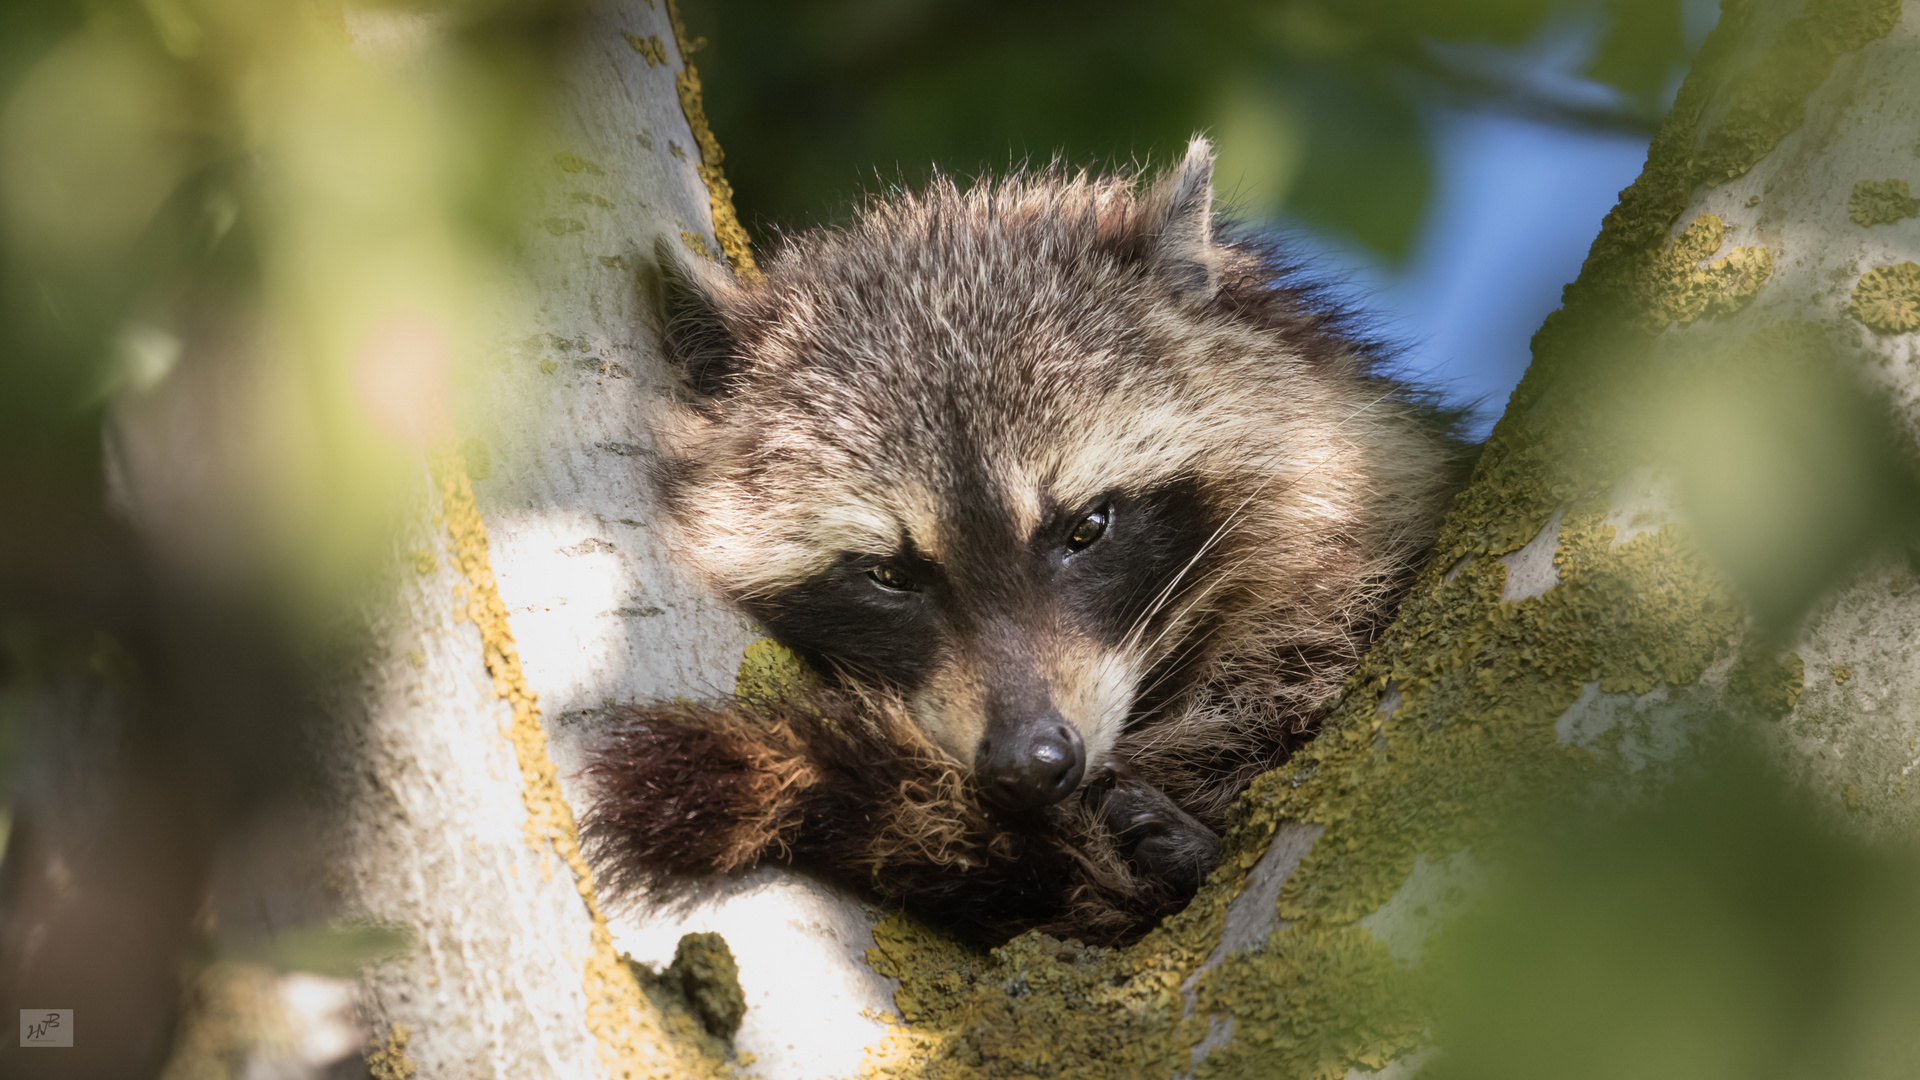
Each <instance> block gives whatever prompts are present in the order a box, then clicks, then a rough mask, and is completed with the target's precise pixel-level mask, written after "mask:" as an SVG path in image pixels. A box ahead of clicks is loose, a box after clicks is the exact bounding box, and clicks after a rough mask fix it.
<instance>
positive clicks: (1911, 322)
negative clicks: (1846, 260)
mask: <svg viewBox="0 0 1920 1080" xmlns="http://www.w3.org/2000/svg"><path fill="white" fill-rule="evenodd" d="M1847 314H1849V315H1851V316H1853V317H1854V318H1856V319H1859V320H1860V321H1861V322H1863V323H1865V324H1866V326H1867V328H1868V329H1869V330H1872V331H1873V332H1874V333H1876V334H1906V333H1911V332H1913V331H1914V330H1920V265H1916V264H1915V263H1912V262H1903V263H1896V264H1894V265H1893V266H1881V267H1876V268H1875V269H1872V270H1869V271H1867V272H1866V273H1865V274H1862V275H1860V282H1859V284H1857V285H1855V286H1854V287H1853V302H1852V303H1850V304H1848V305H1847Z"/></svg>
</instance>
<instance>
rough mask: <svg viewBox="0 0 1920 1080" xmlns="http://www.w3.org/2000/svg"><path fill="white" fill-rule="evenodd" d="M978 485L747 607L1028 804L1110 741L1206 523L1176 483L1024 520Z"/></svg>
mask: <svg viewBox="0 0 1920 1080" xmlns="http://www.w3.org/2000/svg"><path fill="white" fill-rule="evenodd" d="M979 479H980V480H981V481H982V483H980V484H979V485H977V486H976V487H975V492H974V495H973V497H972V498H965V497H963V498H961V499H958V500H954V501H951V502H948V503H947V505H946V507H945V511H946V512H944V513H941V514H939V515H938V516H936V517H932V518H929V519H923V520H921V521H918V522H914V523H913V524H912V525H907V526H906V527H904V528H902V529H901V531H900V533H899V535H898V537H897V542H896V543H894V544H891V545H879V544H872V543H856V544H854V545H852V546H851V547H850V548H847V549H841V550H835V551H833V552H832V553H831V554H830V556H829V557H827V558H826V559H825V560H824V564H823V565H821V566H819V568H818V569H816V570H815V571H814V572H812V573H811V574H810V575H809V576H807V577H806V578H805V579H804V580H802V581H799V582H796V583H793V584H790V585H787V586H785V587H783V588H779V589H777V590H775V591H772V592H770V593H768V594H767V595H763V596H748V597H745V598H743V606H744V607H745V608H746V610H747V611H748V612H750V613H751V614H753V615H754V616H755V617H757V618H758V619H759V620H760V621H761V622H762V623H763V624H764V625H765V626H766V627H767V629H768V631H769V632H770V633H771V634H772V635H773V636H774V637H776V638H777V639H779V640H781V641H783V642H785V643H787V644H789V645H790V646H793V647H796V648H798V649H800V650H802V651H803V652H804V653H805V654H807V655H808V656H809V657H810V658H811V659H813V660H815V661H816V662H819V663H822V664H824V665H825V666H828V667H829V668H838V669H840V670H842V671H844V672H846V673H847V674H849V675H851V676H852V677H854V678H857V679H861V680H866V681H870V682H873V683H877V684H881V685H885V686H888V687H891V688H894V689H896V690H898V691H899V692H901V693H902V694H904V695H905V697H906V699H907V701H908V703H909V706H910V708H911V711H912V713H913V715H914V717H915V718H916V719H917V720H918V722H919V723H920V725H921V727H922V728H923V729H924V730H925V731H926V732H927V734H928V735H929V736H930V737H931V738H932V739H933V741H934V742H935V743H937V744H938V745H940V746H942V747H944V748H945V749H946V750H947V751H948V752H949V753H952V754H953V755H954V756H955V757H957V758H959V759H960V760H961V761H963V762H967V763H970V764H971V765H972V766H973V769H974V775H975V777H976V780H977V783H978V785H979V788H980V791H981V793H982V794H983V795H984V796H985V797H986V798H988V799H989V800H990V801H992V802H994V803H996V804H998V805H999V806H1001V807H1003V808H1005V809H1009V810H1024V809H1031V808H1034V807H1039V806H1044V805H1047V804H1050V803H1053V802H1056V801H1058V800H1060V799H1062V798H1065V797H1066V796H1067V795H1068V794H1070V793H1071V792H1073V791H1074V790H1075V789H1076V788H1077V787H1078V786H1079V784H1080V782H1081V780H1082V779H1083V777H1084V776H1085V775H1086V773H1087V771H1088V765H1089V762H1092V763H1094V764H1095V765H1097V764H1098V763H1099V762H1100V761H1101V760H1103V759H1104V757H1105V755H1106V752H1107V751H1108V749H1109V748H1111V746H1112V745H1113V742H1114V740H1115V739H1116V738H1117V737H1118V735H1119V733H1120V731H1121V729H1122V727H1123V726H1124V725H1125V723H1126V721H1127V718H1128V716H1129V715H1130V714H1131V713H1132V712H1133V710H1134V707H1135V704H1136V701H1137V698H1138V695H1139V690H1140V689H1141V686H1140V682H1141V679H1142V676H1143V675H1144V674H1145V673H1146V672H1145V670H1144V669H1145V668H1147V667H1148V666H1149V664H1150V658H1151V657H1153V656H1155V655H1157V654H1160V653H1163V652H1165V650H1164V649H1161V648H1159V646H1161V645H1163V644H1165V643H1164V642H1163V641H1156V640H1154V637H1155V635H1159V634H1163V633H1164V632H1165V631H1166V630H1167V626H1168V623H1169V622H1170V621H1171V620H1172V618H1173V616H1174V614H1175V613H1176V611H1177V609H1176V608H1174V607H1172V606H1170V605H1169V603H1168V601H1169V600H1171V599H1173V598H1174V597H1176V596H1179V595H1184V594H1183V593H1182V591H1181V590H1180V589H1179V588H1178V585H1179V583H1180V580H1181V578H1182V577H1183V571H1186V570H1188V569H1189V568H1190V567H1191V566H1192V565H1193V564H1194V563H1195V556H1196V555H1197V554H1199V553H1200V552H1201V551H1202V549H1203V548H1204V547H1205V545H1206V541H1207V539H1208V534H1209V532H1210V531H1211V530H1210V526H1209V524H1208V522H1209V521H1210V518H1211V515H1210V513H1209V512H1208V508H1207V507H1206V506H1205V505H1204V502H1203V500H1201V499H1199V498H1198V497H1197V492H1196V491H1195V489H1194V488H1193V487H1192V485H1190V484H1185V483H1169V484H1166V485H1164V486H1162V487H1159V488H1156V489H1151V490H1139V491H1130V490H1125V489H1108V490H1102V491H1100V492H1099V493H1098V494H1096V495H1094V496H1092V497H1091V498H1080V499H1076V500H1075V501H1073V502H1070V503H1062V502H1056V501H1053V500H1035V503H1034V505H1033V506H1032V507H1031V509H1033V510H1036V511H1037V512H1036V513H1032V514H1028V515H1018V514H1015V513H1010V512H1008V511H1009V506H1008V500H1006V499H1005V498H1004V494H1005V493H1004V492H995V491H993V490H991V488H989V487H988V485H987V484H986V483H985V482H984V481H985V479H986V478H984V477H982V478H979ZM996 495H999V496H1002V497H996ZM902 524H903V525H905V524H906V523H902Z"/></svg>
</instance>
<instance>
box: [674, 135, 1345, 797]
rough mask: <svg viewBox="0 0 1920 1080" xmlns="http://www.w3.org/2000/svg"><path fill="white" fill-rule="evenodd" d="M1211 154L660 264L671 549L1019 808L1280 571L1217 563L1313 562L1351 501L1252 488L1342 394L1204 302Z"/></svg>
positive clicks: (1101, 746)
mask: <svg viewBox="0 0 1920 1080" xmlns="http://www.w3.org/2000/svg"><path fill="white" fill-rule="evenodd" d="M1211 162H1212V159H1211V154H1210V151H1209V150H1208V148H1207V147H1206V145H1205V143H1204V142H1201V141H1199V140H1196V141H1195V144H1194V146H1193V147H1192V148H1191V149H1190V152H1189V155H1188V157H1187V159H1186V162H1185V163H1184V164H1183V165H1181V166H1180V167H1179V168H1177V169H1176V170H1174V171H1173V172H1171V173H1169V174H1168V175H1167V176H1165V177H1163V178H1162V179H1161V180H1160V181H1159V182H1158V183H1157V184H1156V185H1154V186H1153V187H1152V188H1151V189H1150V190H1149V191H1147V192H1146V193H1144V194H1139V195H1136V194H1135V193H1134V192H1133V191H1132V190H1131V189H1130V188H1129V187H1128V186H1127V185H1126V184H1124V183H1121V182H1098V181H1092V182H1089V181H1085V180H1065V181H1062V180H1057V179H1056V180H1047V181H1044V182H1037V183H1034V184H1031V185H1028V186H1025V187H1022V186H1019V185H1018V184H1012V183H1010V184H1005V185H1002V186H1000V187H998V188H992V189H983V190H981V191H976V192H974V193H972V194H966V195H963V194H961V193H959V192H957V191H955V190H953V189H952V188H951V186H945V187H939V186H937V187H936V189H935V190H934V191H932V192H929V193H928V194H926V195H925V196H914V197H903V198H899V199H896V200H895V201H893V202H889V203H882V204H880V205H878V206H877V207H873V208H870V209H869V210H868V211H867V212H866V214H865V215H864V216H863V218H862V219H861V221H860V223H859V224H858V225H857V226H856V227H855V228H853V229H850V230H848V231H846V232H818V233H812V234H806V235H803V236H801V237H799V238H797V239H795V240H793V241H790V242H789V245H788V247H787V249H786V250H785V251H783V252H782V253H780V254H779V255H778V256H777V257H776V258H775V259H774V260H773V262H772V264H771V266H770V267H769V270H768V272H767V277H766V279H765V280H763V281H760V282H757V283H754V284H751V285H745V286H743V285H740V284H738V283H735V282H733V281H731V280H730V279H727V278H725V277H724V276H723V275H721V274H719V273H717V272H715V271H713V270H712V269H711V268H701V267H691V268H681V269H679V270H675V269H674V267H673V265H672V264H671V262H669V265H668V267H667V270H666V280H665V285H666V288H665V294H664V302H665V309H666V315H667V343H668V346H669V351H670V354H671V355H672V356H673V358H674V359H675V360H676V361H677V362H678V364H679V365H680V367H681V370H682V371H683V372H684V374H685V376H686V383H687V386H688V389H689V392H690V400H689V401H687V402H686V403H685V404H684V406H683V407H681V408H679V409H678V410H676V412H675V413H674V415H673V417H671V418H670V419H669V421H668V428H669V429H670V430H669V432H668V438H667V442H668V454H667V456H666V460H665V462H664V464H663V465H662V468H661V471H660V490H661V493H662V496H663V501H664V504H665V506H666V508H667V510H668V511H669V512H670V516H671V518H672V520H673V522H674V523H675V524H676V527H677V538H678V546H679V548H680V553H681V554H682V555H683V557H685V558H686V559H687V560H688V561H689V562H690V563H691V564H692V565H693V566H694V567H695V568H696V569H698V570H699V571H701V573H702V574H703V576H704V577H705V578H706V579H707V580H708V581H709V582H711V583H713V584H714V585H715V586H717V587H718V588H719V589H721V590H722V591H723V592H725V593H726V594H727V595H728V596H729V597H730V598H732V599H733V600H734V601H735V602H736V603H737V604H739V605H740V606H741V607H742V608H744V609H745V610H746V611H747V612H748V613H750V614H752V615H753V616H754V617H756V618H757V619H758V620H760V622H761V623H762V624H764V625H765V626H766V628H767V629H768V631H769V632H770V633H771V634H772V635H773V636H774V637H775V638H776V639H778V640H780V641H781V642H782V643H784V644H787V645H788V646H790V647H793V648H795V649H796V650H798V651H800V652H801V653H802V654H803V655H805V656H807V657H809V658H810V659H811V660H813V661H814V662H815V663H816V664H817V665H818V666H820V667H822V668H824V669H826V670H830V671H837V672H840V673H842V675H843V676H844V677H846V678H849V679H852V680H855V681H858V682H862V683H866V684H869V685H874V686H880V687H885V688H888V689H889V690H891V691H893V692H897V693H899V694H900V695H901V696H902V697H903V698H904V699H905V700H906V701H907V702H908V704H909V706H910V708H911V711H912V713H913V715H914V716H915V717H916V719H917V720H918V722H919V724H920V725H921V726H922V728H924V730H925V731H926V733H927V735H928V736H929V737H930V738H931V739H932V741H934V742H935V743H936V744H938V745H939V746H941V747H943V748H945V749H946V750H947V752H949V753H951V754H952V755H953V756H954V757H955V758H957V759H958V760H960V761H961V762H963V763H967V764H970V765H972V766H973V768H974V770H975V777H976V780H977V782H978V785H979V789H980V791H981V792H982V794H983V795H985V796H986V797H987V798H988V799H990V800H991V801H993V802H995V803H998V804H999V805H1001V806H1003V807H1005V808H1008V809H1013V810H1023V809H1032V808H1036V807H1040V806H1044V805H1048V804H1050V803H1053V802H1056V801H1058V800H1060V799H1062V798H1064V797H1066V796H1067V795H1068V794H1069V793H1071V792H1072V791H1073V790H1074V789H1075V788H1076V787H1077V786H1078V785H1079V784H1080V783H1081V781H1082V779H1083V778H1084V777H1086V776H1087V775H1088V773H1089V771H1090V770H1091V769H1093V768H1098V767H1099V766H1100V765H1101V764H1102V763H1104V761H1105V760H1106V756H1107V754H1108V752H1109V750H1110V749H1112V747H1113V746H1114V744H1115V741H1116V740H1117V739H1118V738H1119V736H1120V734H1121V732H1122V730H1123V729H1124V728H1125V727H1126V726H1127V725H1128V723H1129V721H1130V720H1138V719H1140V718H1142V717H1144V716H1145V715H1147V714H1150V713H1151V712H1152V711H1153V710H1154V709H1155V708H1157V707H1158V706H1159V705H1160V704H1161V703H1163V702H1164V701H1165V700H1166V699H1167V697H1168V695H1170V694H1173V693H1176V692H1177V691H1178V688H1179V687H1180V685H1181V683H1182V679H1183V673H1184V672H1187V671H1189V670H1191V669H1192V668H1193V666H1194V665H1196V664H1198V663H1199V662H1200V661H1201V660H1202V659H1204V658H1205V656H1206V654H1207V651H1208V649H1209V647H1210V641H1211V639H1212V637H1213V636H1214V631H1215V629H1216V628H1217V627H1218V626H1219V625H1220V624H1221V620H1222V619H1225V618H1229V617H1231V613H1232V611H1233V609H1234V607H1235V605H1236V604H1244V603H1245V595H1244V594H1245V593H1246V592H1247V591H1248V587H1247V586H1246V585H1245V580H1247V579H1250V578H1252V577H1258V576H1259V575H1257V574H1256V575H1249V574H1247V573H1237V574H1227V573H1224V572H1223V570H1224V569H1225V568H1227V567H1229V566H1232V567H1241V566H1246V565H1249V560H1248V558H1247V553H1246V550H1245V541H1246V540H1247V539H1248V538H1249V537H1254V538H1264V541H1263V542H1264V547H1263V548H1262V549H1261V552H1260V558H1259V559H1258V560H1254V563H1256V564H1257V565H1259V566H1260V567H1261V573H1264V574H1267V575H1268V576H1269V577H1271V576H1274V575H1281V576H1284V575H1289V574H1290V575H1293V576H1294V577H1295V578H1304V577H1305V576H1306V575H1307V574H1308V573H1309V572H1310V571H1311V566H1310V565H1309V564H1308V563H1306V562H1300V563H1299V564H1298V565H1295V564H1293V563H1289V561H1288V560H1289V558H1291V556H1290V555H1289V554H1288V551H1289V550H1290V549H1289V548H1288V546H1287V543H1285V542H1281V541H1277V540H1275V539H1274V537H1275V536H1276V535H1279V534H1286V535H1291V536H1305V535H1308V534H1309V533H1311V532H1312V531H1313V530H1314V529H1315V528H1318V527H1319V524H1318V523H1319V522H1320V521H1321V517H1320V516H1317V515H1322V516H1323V515H1324V513H1325V504H1326V503H1327V502H1328V500H1329V499H1331V498H1333V497H1334V496H1332V495H1331V494H1329V492H1330V490H1331V489H1324V488H1322V489H1313V490H1309V489H1307V488H1305V487H1298V488H1288V490H1289V491H1291V492H1292V493H1291V494H1290V495H1289V496H1288V497H1287V498H1285V499H1272V498H1263V499H1252V498H1250V497H1249V494H1250V493H1251V492H1256V491H1257V490H1260V489H1262V488H1263V487H1264V485H1265V484H1266V483H1267V481H1268V480H1269V479H1272V478H1280V479H1281V482H1282V486H1285V485H1286V483H1287V482H1286V481H1285V479H1284V478H1286V477H1288V476H1295V475H1300V476H1304V475H1308V474H1313V473H1314V470H1315V468H1316V465H1315V463H1314V460H1313V458H1314V454H1316V453H1318V454H1321V455H1322V456H1325V453H1324V452H1325V445H1324V444H1325V442H1326V438H1325V436H1324V432H1321V433H1320V434H1318V435H1316V434H1315V432H1316V431H1317V430H1318V429H1315V428H1314V427H1313V425H1314V424H1315V423H1317V422H1318V421H1317V420H1315V419H1314V418H1316V417H1324V416H1325V415H1328V414H1331V413H1335V412H1339V411H1341V409H1342V408H1344V405H1342V404H1341V403H1339V402H1334V401H1330V400H1316V398H1315V395H1321V396H1322V397H1324V396H1325V393H1324V391H1325V388H1324V387H1323V386H1321V385H1320V384H1319V383H1318V382H1316V380H1314V379H1312V378H1308V377H1306V376H1305V375H1302V374H1300V373H1299V372H1300V370H1301V365H1302V361H1301V360H1300V357H1299V356H1298V355H1297V350H1293V347H1292V346H1289V345H1287V344H1286V343H1285V342H1276V341H1275V340H1273V338H1274V335H1273V334H1271V333H1268V332H1266V331H1263V330H1261V329H1260V328H1257V327H1249V326H1248V325H1247V321H1246V320H1245V319H1244V318H1242V317H1241V316H1240V315H1239V314H1237V313H1238V312H1239V311H1240V310H1241V309H1242V308H1243V307H1244V306H1245V305H1244V302H1243V301H1241V300H1238V299H1235V298H1233V297H1226V296H1220V297H1216V296H1215V293H1216V290H1217V289H1218V287H1219V286H1218V281H1219V278H1220V274H1221V266H1222V258H1223V256H1222V255H1221V252H1220V249H1218V248H1216V247H1215V245H1214V243H1213V240H1212V233H1211V218H1210V215H1211V186H1210V185H1211ZM1253 287H1258V288H1264V287H1265V286H1264V284H1262V283H1259V282H1256V283H1255V285H1254V286H1253ZM1236 320H1238V321H1236ZM1290 350H1293V351H1290ZM1316 440H1317V441H1316ZM1249 447H1256V448H1259V449H1257V451H1250V450H1249V449H1248V448H1249ZM1276 448H1277V449H1276ZM1290 455H1291V456H1290ZM1316 475H1317V474H1316ZM1249 477H1253V478H1255V479H1254V480H1249ZM1338 480H1339V478H1338V477H1331V478H1330V482H1332V483H1333V484H1334V486H1335V487H1338V486H1339V484H1338ZM1249 506H1251V507H1252V509H1251V510H1249V509H1247V508H1248V507H1249ZM1289 514H1291V515H1293V516H1292V517H1288V516H1287V515H1289ZM1235 582H1239V583H1240V584H1238V585H1236V584H1235ZM1236 589H1238V590H1239V591H1238V592H1236Z"/></svg>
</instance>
